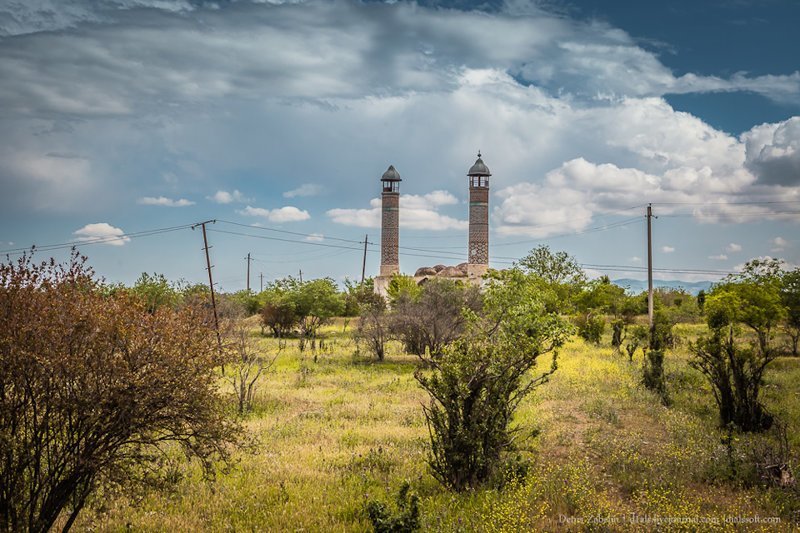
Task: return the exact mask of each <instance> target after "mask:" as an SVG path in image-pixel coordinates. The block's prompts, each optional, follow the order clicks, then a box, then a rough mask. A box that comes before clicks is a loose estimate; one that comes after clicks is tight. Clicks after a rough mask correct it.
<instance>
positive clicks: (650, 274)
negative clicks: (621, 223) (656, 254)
mask: <svg viewBox="0 0 800 533" xmlns="http://www.w3.org/2000/svg"><path fill="white" fill-rule="evenodd" d="M646 216H647V318H648V320H649V322H650V327H651V328H652V327H653V222H652V220H653V204H647V215H646Z"/></svg>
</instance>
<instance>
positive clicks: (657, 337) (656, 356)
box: [642, 311, 675, 405]
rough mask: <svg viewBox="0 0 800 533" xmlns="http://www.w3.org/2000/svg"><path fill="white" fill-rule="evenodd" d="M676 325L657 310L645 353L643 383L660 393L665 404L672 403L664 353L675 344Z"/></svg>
mask: <svg viewBox="0 0 800 533" xmlns="http://www.w3.org/2000/svg"><path fill="white" fill-rule="evenodd" d="M674 326H675V323H674V322H673V321H672V320H671V318H670V317H669V316H668V315H667V314H666V313H664V312H663V311H657V312H656V313H655V314H654V316H653V325H652V326H651V327H650V336H649V344H648V349H647V350H646V351H645V353H644V361H643V364H642V383H643V384H644V386H645V387H646V388H647V389H649V390H651V391H653V392H655V393H656V394H658V396H659V398H661V403H663V404H664V405H670V404H671V403H672V402H671V400H670V398H669V392H668V391H667V382H666V378H665V376H664V353H665V352H666V350H667V348H672V347H673V346H674V344H675V336H674V334H673V332H672V328H673V327H674Z"/></svg>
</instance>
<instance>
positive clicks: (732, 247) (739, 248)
mask: <svg viewBox="0 0 800 533" xmlns="http://www.w3.org/2000/svg"><path fill="white" fill-rule="evenodd" d="M725 251H726V252H730V253H736V252H741V251H742V245H741V244H736V243H735V242H732V243H730V244H729V245H728V246H726V247H725Z"/></svg>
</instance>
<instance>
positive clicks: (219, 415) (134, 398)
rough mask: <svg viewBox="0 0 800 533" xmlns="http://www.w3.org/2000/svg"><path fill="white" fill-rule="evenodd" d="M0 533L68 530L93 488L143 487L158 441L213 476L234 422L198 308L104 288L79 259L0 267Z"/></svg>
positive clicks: (158, 454)
mask: <svg viewBox="0 0 800 533" xmlns="http://www.w3.org/2000/svg"><path fill="white" fill-rule="evenodd" d="M0 309H3V312H2V313H0V530H3V531H47V530H48V529H50V528H51V527H52V526H53V524H54V522H55V521H56V520H57V519H58V518H59V516H60V515H61V514H62V512H66V513H67V518H66V522H65V526H64V530H68V529H69V528H70V527H71V525H72V524H73V523H74V521H75V518H76V517H77V515H78V513H79V512H80V510H81V509H82V507H83V506H84V504H85V502H86V500H87V497H88V496H89V495H90V494H91V493H92V492H93V491H95V490H96V489H97V488H98V487H99V486H103V485H108V484H123V485H124V486H125V487H126V488H131V487H136V486H137V485H141V484H142V483H145V482H146V481H147V480H148V479H150V476H152V473H153V471H157V470H158V464H159V463H158V461H159V460H162V459H163V458H164V453H163V450H162V449H161V447H162V446H163V444H164V443H167V442H170V441H171V442H175V443H178V444H180V446H181V449H182V450H183V451H184V452H185V454H186V455H188V456H192V457H196V458H198V459H199V460H200V462H201V464H202V465H203V466H204V467H205V469H206V472H211V467H212V461H213V460H214V458H215V457H222V458H225V457H227V451H226V450H227V447H226V443H230V442H233V441H235V440H236V436H237V432H238V429H237V426H235V425H234V424H233V423H232V422H230V421H229V420H227V419H226V418H225V416H224V411H225V407H224V402H223V401H222V399H221V398H220V397H219V396H218V395H217V393H216V388H217V383H218V379H219V376H218V374H217V372H216V371H215V368H216V366H217V364H218V362H219V361H218V359H217V353H218V352H217V344H216V337H215V335H214V332H213V330H212V329H211V327H210V326H211V322H210V321H209V320H208V318H209V317H208V313H207V312H206V311H205V310H204V309H198V308H196V307H191V306H186V307H184V308H182V309H180V310H173V309H171V308H169V307H168V306H161V307H158V308H156V309H154V310H153V312H152V313H151V312H149V311H150V310H151V309H149V308H148V307H146V306H145V305H144V304H143V303H142V302H141V301H139V300H138V299H137V298H136V297H134V296H132V295H130V294H126V293H125V292H124V291H121V292H118V293H113V294H104V291H103V290H102V288H101V287H100V286H99V284H98V283H97V282H96V281H95V280H94V279H93V273H92V271H91V270H90V269H89V268H88V267H87V266H86V265H85V258H79V257H78V256H77V255H75V254H74V255H73V258H72V260H71V262H69V263H67V264H63V265H59V264H55V262H53V261H51V262H50V263H42V264H40V265H36V264H33V263H32V261H31V259H30V257H27V256H26V257H23V258H21V259H20V260H19V261H18V262H17V263H15V264H2V265H0Z"/></svg>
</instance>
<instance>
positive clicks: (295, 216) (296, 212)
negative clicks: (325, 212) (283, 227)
mask: <svg viewBox="0 0 800 533" xmlns="http://www.w3.org/2000/svg"><path fill="white" fill-rule="evenodd" d="M237 213H239V214H240V215H244V216H249V217H261V218H265V219H267V220H269V221H270V222H275V223H279V224H280V223H282V222H299V221H301V220H308V219H309V218H311V215H309V214H308V211H306V210H304V209H299V208H297V207H294V206H292V205H287V206H284V207H279V208H277V209H264V208H262V207H251V206H249V205H248V206H247V207H245V208H244V209H242V210H240V211H237Z"/></svg>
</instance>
